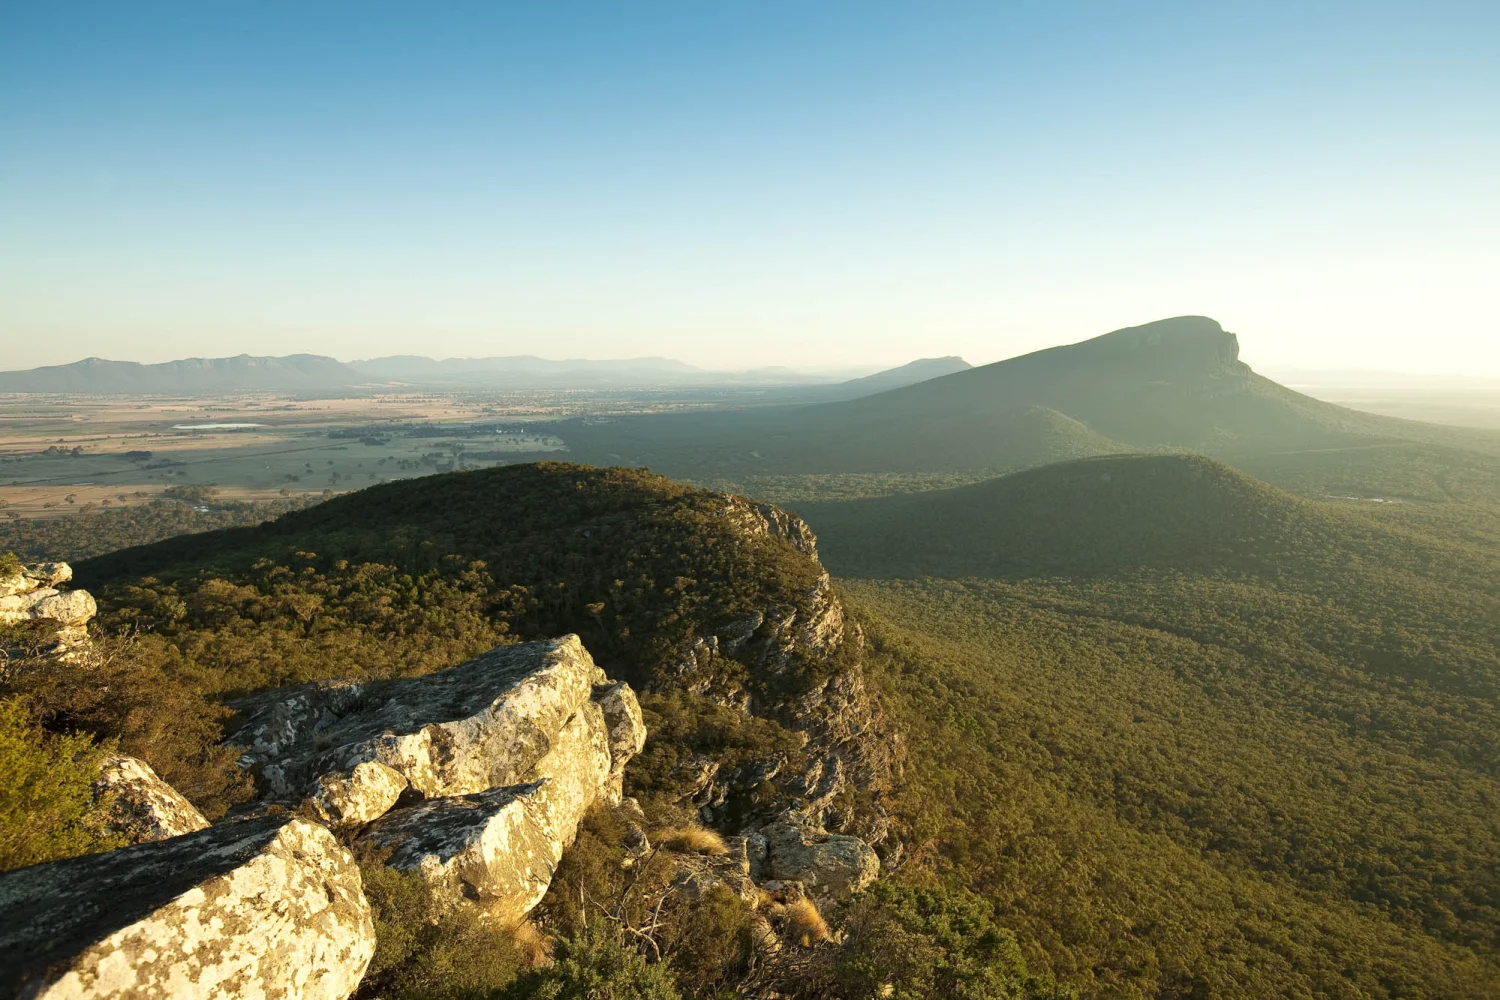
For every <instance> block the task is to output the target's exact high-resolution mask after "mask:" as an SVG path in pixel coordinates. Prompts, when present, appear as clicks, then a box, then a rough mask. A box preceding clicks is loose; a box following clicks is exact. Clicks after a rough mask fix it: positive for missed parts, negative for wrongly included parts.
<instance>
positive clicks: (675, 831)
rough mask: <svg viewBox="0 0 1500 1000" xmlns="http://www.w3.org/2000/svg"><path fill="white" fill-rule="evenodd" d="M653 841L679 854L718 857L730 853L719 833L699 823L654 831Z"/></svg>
mask: <svg viewBox="0 0 1500 1000" xmlns="http://www.w3.org/2000/svg"><path fill="white" fill-rule="evenodd" d="M651 840H652V842H653V843H655V844H660V845H661V846H662V847H663V848H665V849H666V850H668V851H676V852H678V853H679V854H707V855H710V856H713V857H718V856H721V855H725V854H728V853H729V848H728V847H727V846H725V844H724V838H723V837H721V836H719V834H718V832H717V831H714V830H710V829H709V828H708V827H706V826H702V825H700V824H697V823H690V824H685V825H682V826H669V827H667V828H665V829H662V830H656V831H653V832H652V834H651Z"/></svg>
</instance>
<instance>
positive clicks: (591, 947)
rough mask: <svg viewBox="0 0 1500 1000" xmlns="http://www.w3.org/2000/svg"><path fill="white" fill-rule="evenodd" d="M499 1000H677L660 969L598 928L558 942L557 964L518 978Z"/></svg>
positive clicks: (679, 995)
mask: <svg viewBox="0 0 1500 1000" xmlns="http://www.w3.org/2000/svg"><path fill="white" fill-rule="evenodd" d="M503 998H504V1000H680V998H681V994H680V993H679V992H678V991H677V987H676V985H675V984H674V983H673V981H672V977H671V975H670V974H669V973H668V971H667V969H666V967H665V966H663V965H652V964H648V963H647V962H646V960H645V958H643V957H642V956H641V954H640V952H638V951H636V950H635V949H633V948H631V947H629V946H628V945H626V944H625V943H624V942H623V941H621V940H620V937H619V935H618V934H616V933H615V932H613V931H611V930H609V929H607V928H603V927H599V926H598V925H597V924H596V925H594V926H592V927H591V928H589V929H588V930H585V931H583V932H582V933H580V934H578V935H577V936H575V937H571V938H564V939H562V940H560V941H558V947H557V960H556V962H554V963H553V964H552V965H551V966H550V967H548V968H544V969H535V970H533V971H531V972H530V973H528V974H526V975H524V976H522V977H520V978H519V979H517V980H516V981H515V982H514V983H513V984H512V985H511V987H510V988H509V989H508V990H506V991H505V993H504V994H503Z"/></svg>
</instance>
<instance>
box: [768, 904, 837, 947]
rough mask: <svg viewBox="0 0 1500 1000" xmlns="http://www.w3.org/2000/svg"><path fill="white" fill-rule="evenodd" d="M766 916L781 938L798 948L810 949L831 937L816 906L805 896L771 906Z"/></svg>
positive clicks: (825, 922)
mask: <svg viewBox="0 0 1500 1000" xmlns="http://www.w3.org/2000/svg"><path fill="white" fill-rule="evenodd" d="M767 914H768V916H769V917H770V918H771V922H772V923H773V924H774V925H775V926H776V929H777V931H778V932H780V934H781V936H782V938H783V939H785V940H787V941H790V942H792V943H793V944H795V945H797V946H798V947H800V948H811V947H812V946H813V945H815V944H818V943H819V942H821V941H827V940H828V938H829V937H830V936H831V933H830V931H829V929H828V921H826V920H824V919H823V914H822V913H821V912H820V911H819V910H818V904H817V903H814V902H813V901H812V900H811V899H808V898H807V897H805V896H804V897H803V898H801V899H795V900H793V901H791V902H790V903H775V904H772V906H771V908H770V909H769V910H768V911H767Z"/></svg>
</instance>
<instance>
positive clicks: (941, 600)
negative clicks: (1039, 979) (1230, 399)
mask: <svg viewBox="0 0 1500 1000" xmlns="http://www.w3.org/2000/svg"><path fill="white" fill-rule="evenodd" d="M800 512H801V513H803V514H804V515H805V516H807V517H808V519H809V522H810V523H811V524H812V525H813V527H814V529H815V530H817V531H818V532H819V535H820V546H821V548H822V551H823V554H824V558H825V560H826V561H827V563H828V565H829V566H830V568H831V569H832V570H833V571H834V572H835V573H837V574H840V575H843V576H846V577H853V578H855V579H851V580H846V581H845V583H844V585H845V586H846V587H847V588H848V590H849V592H850V594H851V596H852V598H853V603H854V605H855V606H856V607H857V608H859V609H860V611H861V612H862V613H863V614H864V615H865V616H866V620H867V621H868V622H869V623H870V624H869V631H870V634H871V635H872V637H873V639H874V645H875V648H876V649H877V650H878V653H877V655H876V657H875V662H876V663H877V664H879V665H880V667H881V670H882V675H883V677H884V679H885V682H886V684H887V685H888V686H889V692H890V696H891V699H892V703H893V705H894V706H895V715H896V717H897V719H898V721H899V723H900V724H901V725H902V726H903V727H904V728H905V730H906V731H907V732H908V734H909V736H910V738H911V739H912V741H913V761H914V769H915V770H916V772H917V773H916V774H915V775H913V776H912V778H911V780H909V781H908V782H907V783H906V784H905V786H904V788H905V792H906V794H907V795H908V796H909V798H908V799H907V801H906V802H905V808H904V810H903V811H902V815H903V817H904V818H905V821H906V822H907V823H908V824H909V830H910V832H909V834H908V835H909V836H910V837H911V839H913V840H915V841H917V842H922V843H927V844H929V845H931V851H930V854H929V855H927V857H926V858H925V862H924V863H925V864H926V865H928V866H930V868H931V870H933V871H935V872H938V873H940V877H942V878H945V879H949V880H952V881H954V882H955V883H957V884H959V885H963V886H965V887H968V888H971V889H973V890H975V891H978V892H980V893H982V894H984V895H986V896H987V897H988V898H990V899H991V900H992V901H996V902H997V904H998V906H999V910H1000V913H1001V914H1002V920H1008V921H1010V922H1009V923H1008V924H1007V926H1011V927H1012V928H1013V929H1016V930H1018V932H1019V931H1020V929H1021V928H1027V929H1028V930H1027V931H1026V932H1024V933H1020V938H1021V940H1023V941H1030V942H1043V941H1047V942H1049V943H1048V944H1046V945H1041V944H1039V945H1038V947H1039V949H1040V950H1039V952H1037V953H1036V955H1035V958H1036V960H1038V961H1041V960H1045V961H1048V962H1049V963H1051V966H1050V967H1051V968H1053V969H1054V970H1056V971H1057V972H1058V973H1059V974H1060V975H1061V976H1062V977H1063V978H1064V979H1069V980H1072V981H1075V982H1079V983H1080V984H1081V985H1083V987H1084V992H1085V993H1096V994H1098V995H1125V996H1215V997H1218V996H1245V997H1252V996H1348V997H1362V996H1376V997H1419V996H1420V997H1452V996H1475V997H1478V996H1487V995H1490V993H1491V992H1492V989H1493V984H1494V983H1495V982H1497V981H1500V878H1497V874H1496V873H1497V872H1500V820H1497V818H1496V817H1497V815H1500V814H1497V813H1496V811H1495V810H1494V808H1493V803H1494V802H1495V801H1497V796H1500V712H1497V708H1496V706H1497V704H1500V700H1497V699H1500V530H1497V529H1500V521H1497V520H1496V519H1495V517H1494V515H1493V513H1492V512H1491V510H1490V509H1489V508H1487V507H1485V506H1482V505H1464V504H1460V503H1448V504H1442V505H1438V504H1434V505H1430V506H1420V505H1415V504H1408V505H1373V504H1361V503H1355V502H1347V503H1331V502H1314V501H1309V500H1305V499H1302V498H1300V497H1296V496H1292V495H1290V494H1287V493H1284V492H1282V491H1280V490H1278V489H1275V488H1274V487H1271V486H1268V485H1267V484H1265V483H1262V482H1259V481H1257V480H1254V479H1251V478H1250V477H1248V476H1246V475H1244V474H1242V473H1240V472H1237V471H1235V470H1233V469H1230V468H1228V467H1227V466H1224V465H1222V464H1219V463H1217V462H1213V461H1211V460H1208V459H1205V458H1201V457H1190V456H1159V455H1155V456H1117V457H1111V458H1100V459H1088V460H1084V461H1078V462H1071V463H1063V464H1059V465H1055V466H1048V467H1045V468H1041V469H1034V470H1030V471H1027V472H1022V473H1016V474H1013V475H1010V476H1006V477H1003V478H1000V479H997V480H994V481H991V482H986V483H981V484H977V485H973V486H966V487H961V488H957V489H951V490H943V491H935V492H929V493H923V494H916V495H910V496H901V497H888V498H882V499H875V500H860V501H853V502H847V503H830V504H810V505H804V506H802V507H801V508H800ZM1167 942H1171V944H1170V945H1168V944H1167ZM1043 954H1045V955H1046V956H1047V957H1046V958H1045V959H1043V958H1042V955H1043ZM1124 969H1129V970H1132V972H1131V975H1130V976H1129V981H1128V982H1127V981H1123V980H1122V979H1120V978H1119V976H1120V971H1121V970H1124Z"/></svg>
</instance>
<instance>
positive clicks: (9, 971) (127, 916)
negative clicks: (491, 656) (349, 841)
mask: <svg viewBox="0 0 1500 1000" xmlns="http://www.w3.org/2000/svg"><path fill="white" fill-rule="evenodd" d="M0 912H3V913H4V914H5V919H4V921H3V922H0V956H3V959H0V995H6V996H23V997H35V998H46V1000H64V998H67V1000H85V998H96V997H97V998H105V997H111V998H122V1000H123V998H146V997H173V998H184V1000H188V998H191V1000H240V998H246V997H258V998H264V1000H345V998H346V997H348V996H349V995H350V994H352V993H353V992H354V989H355V987H356V986H357V985H358V984H359V980H360V977H361V976H362V975H364V971H365V967H366V966H367V965H368V964H369V961H370V957H371V956H372V955H373V954H374V950H375V930H374V925H373V923H372V921H371V916H370V907H369V904H368V903H367V902H366V900H365V896H364V892H363V889H362V885H361V881H360V874H359V869H358V867H357V866H356V865H355V864H354V859H353V857H352V856H351V855H350V854H349V852H348V851H347V850H346V849H345V848H343V847H341V846H340V845H339V843H338V842H337V841H336V840H335V839H334V837H333V835H332V834H331V833H329V832H328V830H327V829H325V828H324V827H322V826H319V825H317V824H315V823H310V822H307V821H305V820H301V819H295V818H292V817H288V816H269V817H262V818H260V819H254V820H246V821H241V822H227V823H220V824H218V825H216V826H212V827H209V828H208V829H205V830H200V831H198V832H196V833H191V834H188V835H186V836H181V837H174V838H172V839H170V840H164V841H160V842H157V843H150V844H141V845H139V846H135V847H127V848H123V849H121V850H118V851H109V852H107V853H104V854H92V855H85V856H83V857H78V858H71V859H69V860H66V861H55V862H52V863H49V864H43V865H33V866H32V867H30V868H22V869H20V870H18V871H13V872H10V873H7V874H5V875H0Z"/></svg>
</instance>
